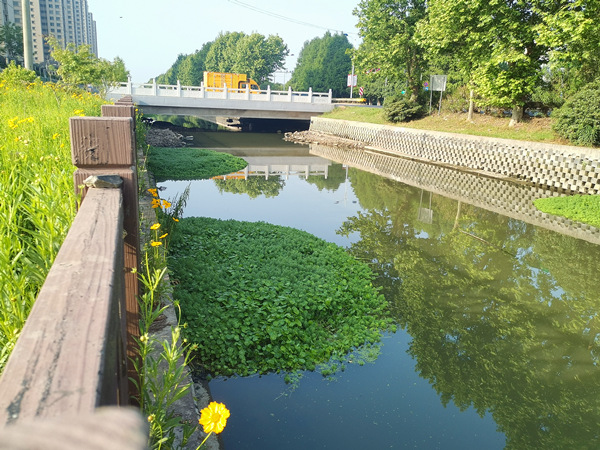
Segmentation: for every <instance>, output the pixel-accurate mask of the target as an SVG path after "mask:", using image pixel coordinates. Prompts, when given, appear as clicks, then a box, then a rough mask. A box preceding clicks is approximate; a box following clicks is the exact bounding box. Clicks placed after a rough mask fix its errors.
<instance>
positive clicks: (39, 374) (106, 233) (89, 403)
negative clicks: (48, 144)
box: [0, 101, 147, 449]
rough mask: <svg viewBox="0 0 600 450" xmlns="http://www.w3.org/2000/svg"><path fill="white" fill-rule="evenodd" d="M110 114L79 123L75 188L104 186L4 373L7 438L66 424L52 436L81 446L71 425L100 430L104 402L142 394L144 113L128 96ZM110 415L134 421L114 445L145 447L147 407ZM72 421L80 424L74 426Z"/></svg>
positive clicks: (1, 410)
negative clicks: (139, 163)
mask: <svg viewBox="0 0 600 450" xmlns="http://www.w3.org/2000/svg"><path fill="white" fill-rule="evenodd" d="M102 113H103V117H74V118H71V120H70V126H71V143H72V144H71V145H72V147H71V150H72V157H73V163H74V164H75V165H76V166H77V171H76V172H75V174H74V185H75V189H77V190H79V186H80V185H82V184H83V182H84V180H86V179H88V181H87V182H86V184H87V185H90V186H95V187H86V188H85V189H84V191H83V192H82V194H83V201H82V203H81V207H80V209H79V211H78V213H77V216H76V217H75V220H74V221H73V224H72V226H71V228H70V230H69V233H68V234H67V236H66V238H65V240H64V242H63V244H62V246H61V249H60V251H59V253H58V255H57V257H56V259H55V261H54V264H53V266H52V268H51V269H50V271H49V273H48V276H47V278H46V281H45V283H44V285H43V287H42V289H41V290H40V293H39V295H38V298H37V300H36V302H35V304H34V306H33V308H32V310H31V313H30V315H29V317H28V319H27V322H26V323H25V326H24V328H23V330H22V332H21V335H20V336H19V339H18V341H17V343H16V345H15V348H14V350H13V352H12V354H11V356H10V358H9V360H8V362H7V364H6V367H5V369H4V372H3V374H2V377H1V378H0V443H4V442H5V441H10V439H20V440H21V443H22V444H26V443H28V442H31V443H32V446H33V445H34V444H35V441H34V440H32V439H35V438H37V439H39V433H36V432H35V431H34V430H36V429H37V430H41V431H40V432H41V433H44V431H43V430H45V429H56V428H58V429H61V430H63V431H64V433H63V434H60V433H59V434H55V435H54V436H52V433H49V435H46V436H45V437H44V439H45V441H44V442H46V443H52V442H55V443H56V442H60V443H62V445H63V448H75V447H74V445H73V446H71V444H70V442H75V441H72V440H70V439H69V433H70V432H69V430H71V432H72V433H73V436H75V435H76V434H81V433H82V430H81V428H80V427H84V429H85V427H88V426H89V427H91V428H95V429H96V430H97V429H98V426H99V425H98V423H97V421H96V420H94V419H93V417H95V415H94V414H95V411H96V409H97V408H98V407H100V406H105V405H114V406H126V405H129V404H130V399H131V395H132V394H134V392H132V389H131V387H132V384H131V383H128V377H135V371H134V370H133V369H132V366H131V363H130V358H132V357H135V355H136V347H135V337H136V336H138V335H139V324H138V317H139V314H138V304H137V295H138V291H139V285H138V280H137V274H136V273H135V272H134V271H133V270H132V269H134V268H135V269H137V268H138V261H139V225H138V195H137V189H138V187H137V170H136V153H135V110H134V107H133V105H132V104H130V103H129V102H127V101H123V102H120V103H118V104H117V105H105V106H104V107H103V108H102ZM91 176H96V177H97V178H95V180H96V181H95V182H94V181H93V180H94V179H91V178H89V177H91ZM111 176H112V177H111ZM98 180H99V181H98ZM115 180H116V181H117V182H116V183H115V182H114V181H115ZM101 414H103V416H102V417H103V419H102V420H103V421H105V422H106V423H113V422H116V425H115V426H116V427H117V428H118V427H119V425H118V422H119V420H121V419H122V420H124V421H125V422H127V423H128V425H127V426H128V427H130V426H133V427H134V429H133V430H131V429H130V430H129V434H127V436H129V437H123V439H124V440H115V441H114V442H115V444H116V445H113V446H111V447H110V448H124V449H130V448H131V449H133V448H143V447H144V445H145V442H146V439H144V438H143V436H144V433H145V425H144V421H143V420H142V418H141V416H140V415H139V414H138V413H135V414H133V415H132V416H129V418H127V417H125V418H123V417H124V416H127V415H128V414H131V413H128V412H127V411H126V410H123V408H116V410H115V411H111V410H110V409H109V410H108V412H107V411H105V410H103V412H102V413H101ZM86 417H92V418H90V419H89V420H87V422H86ZM75 418H77V419H75ZM73 422H74V423H77V424H79V425H77V426H74V427H73V426H71V427H69V424H72V423H73ZM61 423H62V428H61ZM48 424H51V426H50V425H48ZM4 426H5V428H2V427H4ZM78 427H79V428H78ZM83 432H84V433H87V431H83ZM91 435H93V433H91V432H90V436H91ZM117 435H118V433H117ZM117 435H115V436H114V438H115V439H117ZM146 436H147V434H146ZM106 437H109V438H110V436H106ZM53 439H54V440H53ZM56 439H63V440H64V442H63V441H56ZM88 442H90V443H91V442H92V441H88ZM140 442H141V443H142V445H141V446H140V445H139V443H140ZM0 447H1V445H0ZM11 448H12V447H11ZM19 448H29V447H27V446H23V447H19ZM31 448H33V447H31ZM36 448H37V447H36ZM79 448H83V447H79ZM107 448H109V447H107Z"/></svg>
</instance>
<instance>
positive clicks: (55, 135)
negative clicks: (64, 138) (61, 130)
mask: <svg viewBox="0 0 600 450" xmlns="http://www.w3.org/2000/svg"><path fill="white" fill-rule="evenodd" d="M59 136H60V134H58V133H54V134H53V135H52V139H57V138H58V137H59Z"/></svg>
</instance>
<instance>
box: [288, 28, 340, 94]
mask: <svg viewBox="0 0 600 450" xmlns="http://www.w3.org/2000/svg"><path fill="white" fill-rule="evenodd" d="M350 49H352V44H350V42H348V38H347V37H346V36H345V35H343V34H333V35H332V34H331V33H330V32H327V33H325V35H324V36H323V37H322V38H319V37H316V38H314V39H312V40H311V41H307V42H305V43H304V47H302V50H301V51H300V55H299V56H298V64H297V65H296V69H295V70H294V73H293V75H292V79H291V80H290V85H292V86H293V88H294V89H296V90H300V91H308V89H309V88H312V89H313V90H315V91H318V92H327V91H328V90H329V89H331V90H332V93H333V96H334V97H349V89H348V88H347V87H346V84H347V77H348V74H349V73H350V71H351V70H352V61H351V59H350V56H349V55H348V53H347V50H350Z"/></svg>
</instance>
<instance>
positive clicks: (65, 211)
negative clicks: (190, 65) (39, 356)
mask: <svg viewBox="0 0 600 450" xmlns="http://www.w3.org/2000/svg"><path fill="white" fill-rule="evenodd" d="M103 103H105V101H104V100H102V99H101V98H99V97H98V96H95V95H91V94H89V93H87V92H85V91H80V90H68V91H67V90H65V89H63V88H61V87H59V86H57V85H55V84H52V83H42V82H40V81H39V80H36V78H35V75H34V74H33V72H30V71H27V70H25V69H22V68H20V67H16V66H9V67H8V68H7V69H5V70H4V71H3V72H1V73H0V286H2V289H0V372H1V371H2V369H3V367H4V365H5V363H6V360H7V359H8V356H9V354H10V352H11V350H12V348H13V347H14V344H15V342H16V340H17V337H18V336H19V333H20V332H21V329H22V327H23V325H24V323H25V319H26V318H27V316H28V314H29V311H30V310H31V307H32V305H33V303H34V301H35V299H36V297H37V294H38V292H39V290H40V288H41V286H42V284H43V282H44V280H45V278H46V275H47V273H48V270H49V269H50V267H51V266H52V263H53V261H54V258H55V256H56V254H57V252H58V249H59V248H60V245H61V244H62V241H63V240H64V237H65V236H66V233H67V231H68V230H69V228H70V226H71V223H72V221H73V218H74V217H75V207H76V202H77V198H76V195H75V193H74V189H73V171H74V169H75V167H74V166H73V165H72V163H71V150H70V141H69V117H73V116H84V115H88V116H98V115H100V107H101V105H102V104H103Z"/></svg>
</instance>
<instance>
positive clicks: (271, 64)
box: [206, 32, 289, 84]
mask: <svg viewBox="0 0 600 450" xmlns="http://www.w3.org/2000/svg"><path fill="white" fill-rule="evenodd" d="M288 52H289V51H288V48H287V45H285V43H284V42H283V39H281V38H280V37H279V36H272V35H271V36H269V37H267V38H265V37H264V36H263V35H262V34H259V33H253V34H250V35H247V34H245V33H240V32H232V33H225V34H223V33H221V34H220V35H219V36H218V37H217V39H216V40H215V42H214V43H213V45H212V46H211V48H210V50H209V52H208V53H207V55H206V70H208V71H211V72H233V73H245V74H247V75H248V76H249V77H250V78H252V79H253V80H255V81H256V82H257V83H258V84H263V83H265V82H266V81H267V80H268V79H269V76H270V75H271V74H272V73H273V72H275V71H277V70H280V69H283V66H284V58H285V57H286V56H287V55H288Z"/></svg>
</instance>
